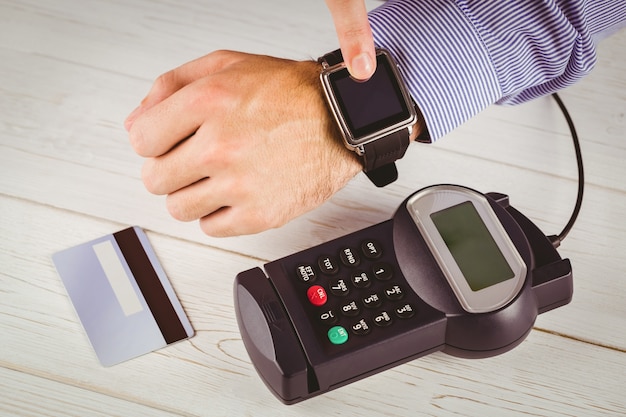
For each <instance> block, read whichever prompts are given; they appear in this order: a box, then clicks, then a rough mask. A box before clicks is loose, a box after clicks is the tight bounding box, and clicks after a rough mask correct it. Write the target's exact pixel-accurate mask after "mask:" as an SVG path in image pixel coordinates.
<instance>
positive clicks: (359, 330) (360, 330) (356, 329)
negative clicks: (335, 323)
mask: <svg viewBox="0 0 626 417" xmlns="http://www.w3.org/2000/svg"><path fill="white" fill-rule="evenodd" d="M370 330H371V328H370V325H369V324H367V322H366V321H365V319H361V320H359V321H358V322H356V323H355V324H353V325H352V333H354V334H357V335H359V336H363V335H366V334H368V333H369V332H370Z"/></svg>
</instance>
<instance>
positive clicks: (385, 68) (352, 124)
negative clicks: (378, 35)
mask: <svg viewBox="0 0 626 417" xmlns="http://www.w3.org/2000/svg"><path fill="white" fill-rule="evenodd" d="M391 65H392V63H391V62H390V61H389V60H388V59H386V57H385V56H383V55H380V54H379V55H378V56H377V67H376V72H375V73H374V75H373V76H372V77H371V78H370V79H369V80H367V81H357V80H355V79H353V78H352V77H351V76H350V74H349V73H348V69H347V68H343V69H341V70H339V71H336V72H333V73H332V74H330V76H329V82H330V84H331V86H332V89H333V91H334V93H335V97H336V100H337V105H338V106H339V107H340V109H341V113H342V114H343V116H344V118H345V123H346V124H347V127H348V129H349V130H350V132H351V133H352V139H353V140H354V141H355V142H357V143H358V142H359V139H360V138H364V137H366V136H368V135H370V134H371V133H373V132H378V131H380V130H382V129H385V128H387V127H389V126H393V125H396V124H399V123H402V122H404V121H406V120H407V119H410V117H411V110H410V109H409V108H408V106H407V100H406V99H405V96H404V95H403V92H402V90H401V87H400V85H399V84H398V80H397V77H396V75H395V73H394V71H393V69H392V67H391ZM357 143H355V144H357Z"/></svg>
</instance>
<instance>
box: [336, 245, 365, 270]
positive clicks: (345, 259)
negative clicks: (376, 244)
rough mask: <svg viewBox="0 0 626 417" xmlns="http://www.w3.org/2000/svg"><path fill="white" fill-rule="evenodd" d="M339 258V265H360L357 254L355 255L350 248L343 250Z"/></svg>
mask: <svg viewBox="0 0 626 417" xmlns="http://www.w3.org/2000/svg"><path fill="white" fill-rule="evenodd" d="M339 258H340V259H341V263H343V264H344V265H345V266H348V267H355V266H359V264H360V263H361V259H359V255H358V253H356V252H355V251H354V250H352V248H344V249H342V250H341V252H340V253H339Z"/></svg>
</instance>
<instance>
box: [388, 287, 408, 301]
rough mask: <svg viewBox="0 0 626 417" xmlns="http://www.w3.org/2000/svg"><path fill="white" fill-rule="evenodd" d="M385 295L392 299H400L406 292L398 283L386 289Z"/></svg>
mask: <svg viewBox="0 0 626 417" xmlns="http://www.w3.org/2000/svg"><path fill="white" fill-rule="evenodd" d="M385 295H386V296H387V298H388V299H390V300H399V299H401V298H402V297H404V292H403V291H402V288H400V287H399V286H398V285H394V286H392V287H389V288H386V289H385Z"/></svg>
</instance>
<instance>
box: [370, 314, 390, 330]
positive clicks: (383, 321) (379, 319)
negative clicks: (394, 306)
mask: <svg viewBox="0 0 626 417" xmlns="http://www.w3.org/2000/svg"><path fill="white" fill-rule="evenodd" d="M392 322H393V320H392V319H391V316H390V315H389V313H387V312H386V311H383V312H382V313H380V314H379V315H377V316H375V317H374V324H376V325H377V326H380V327H385V326H389V325H390V324H391V323H392Z"/></svg>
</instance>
